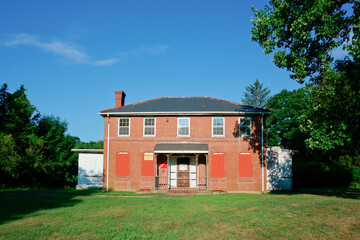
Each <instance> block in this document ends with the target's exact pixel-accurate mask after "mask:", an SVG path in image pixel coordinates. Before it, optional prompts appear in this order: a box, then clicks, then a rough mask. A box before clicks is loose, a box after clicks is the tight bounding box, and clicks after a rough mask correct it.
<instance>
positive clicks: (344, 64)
mask: <svg viewBox="0 0 360 240" xmlns="http://www.w3.org/2000/svg"><path fill="white" fill-rule="evenodd" d="M311 99H312V101H311V102H309V107H308V108H307V110H306V111H305V112H304V114H303V118H302V130H303V132H306V133H307V134H309V135H310V136H311V137H309V138H308V139H306V144H307V146H308V147H309V148H310V149H312V150H321V151H323V152H324V154H326V155H328V156H329V157H332V158H336V157H339V156H341V155H352V156H356V155H359V154H360V136H359V132H360V124H359V118H360V105H359V103H360V62H359V61H350V60H344V61H339V62H338V63H337V64H336V68H335V70H333V71H331V72H330V73H329V74H328V75H327V77H326V78H324V80H323V82H322V83H321V84H320V85H319V86H318V87H317V88H314V89H313V90H312V93H311Z"/></svg>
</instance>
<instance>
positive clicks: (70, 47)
mask: <svg viewBox="0 0 360 240" xmlns="http://www.w3.org/2000/svg"><path fill="white" fill-rule="evenodd" d="M10 37H11V39H10V40H8V41H6V42H5V44H4V45H5V46H16V45H30V46H34V47H36V48H38V49H41V50H43V51H47V52H51V53H53V54H55V55H58V56H61V57H63V58H65V59H67V60H70V61H72V62H75V63H82V64H90V65H96V66H105V65H112V64H114V63H116V62H117V61H118V59H116V58H111V59H104V60H93V59H92V58H91V57H90V56H89V55H88V54H87V53H86V51H85V50H84V49H83V48H82V47H80V46H78V45H75V44H73V43H69V42H63V41H52V42H46V41H43V40H41V39H40V38H39V37H37V36H35V35H30V34H26V33H21V34H12V35H10Z"/></svg>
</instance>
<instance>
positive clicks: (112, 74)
mask: <svg viewBox="0 0 360 240" xmlns="http://www.w3.org/2000/svg"><path fill="white" fill-rule="evenodd" d="M266 3H267V1H261V0H242V1H239V0H233V1H230V0H224V1H211V0H207V1H200V0H198V1H190V0H182V1H169V0H164V1H158V0H154V1H149V0H143V1H137V0H133V1H125V0H124V1H123V0H121V1H91V0H87V1H67V0H66V1H40V0H37V1H25V0H24V1H17V0H11V1H10V0H4V1H1V2H0V83H1V85H2V84H3V83H7V84H8V87H9V91H10V92H13V91H15V90H16V89H17V88H19V86H20V85H21V84H23V85H25V88H27V89H28V92H27V93H28V98H29V99H30V101H31V103H32V104H33V105H35V106H36V107H37V108H38V110H39V111H40V112H41V113H42V114H46V115H54V116H58V117H60V118H61V119H62V120H65V121H67V122H68V126H69V133H70V134H71V135H73V136H78V137H80V139H81V140H82V141H90V140H93V141H96V140H101V139H102V138H103V128H104V126H103V118H102V117H101V116H100V115H99V114H98V113H99V111H100V110H104V109H108V108H112V107H114V104H115V95H114V90H123V91H125V93H126V95H127V96H126V104H130V103H135V102H139V101H144V100H149V99H153V98H158V97H163V96H210V97H215V98H220V99H224V100H229V101H233V102H241V98H242V97H243V93H244V90H245V87H246V86H248V85H249V84H251V83H253V82H254V81H255V80H256V79H259V80H260V82H262V83H263V84H264V86H266V87H269V88H270V89H271V93H272V94H276V93H279V92H280V91H281V90H282V89H288V90H293V89H296V88H299V87H301V85H300V84H298V83H297V82H296V81H294V80H291V79H290V78H289V73H288V72H287V71H286V70H282V69H278V68H277V67H276V66H275V65H274V64H273V63H272V61H271V59H272V56H265V55H264V54H263V50H262V49H261V48H260V47H259V46H258V45H257V44H256V43H255V42H251V39H250V36H251V32H250V30H251V27H252V24H251V21H250V18H251V17H252V16H253V12H252V11H251V6H252V5H254V6H256V7H257V8H259V9H263V8H264V6H265V4H266Z"/></svg>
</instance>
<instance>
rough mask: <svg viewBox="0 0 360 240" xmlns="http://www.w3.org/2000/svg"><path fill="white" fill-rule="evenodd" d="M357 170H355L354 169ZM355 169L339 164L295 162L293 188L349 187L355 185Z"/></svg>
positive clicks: (297, 160) (296, 160)
mask: <svg viewBox="0 0 360 240" xmlns="http://www.w3.org/2000/svg"><path fill="white" fill-rule="evenodd" d="M354 169H355V168H354ZM356 181H358V179H356V176H354V175H353V168H351V167H346V166H343V165H340V164H338V163H329V162H318V161H308V160H306V161H303V160H299V159H295V160H294V161H293V186H294V188H300V187H349V186H350V185H352V184H353V185H355V184H356Z"/></svg>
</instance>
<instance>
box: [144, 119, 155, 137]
mask: <svg viewBox="0 0 360 240" xmlns="http://www.w3.org/2000/svg"><path fill="white" fill-rule="evenodd" d="M155 126H156V118H144V136H155Z"/></svg>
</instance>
